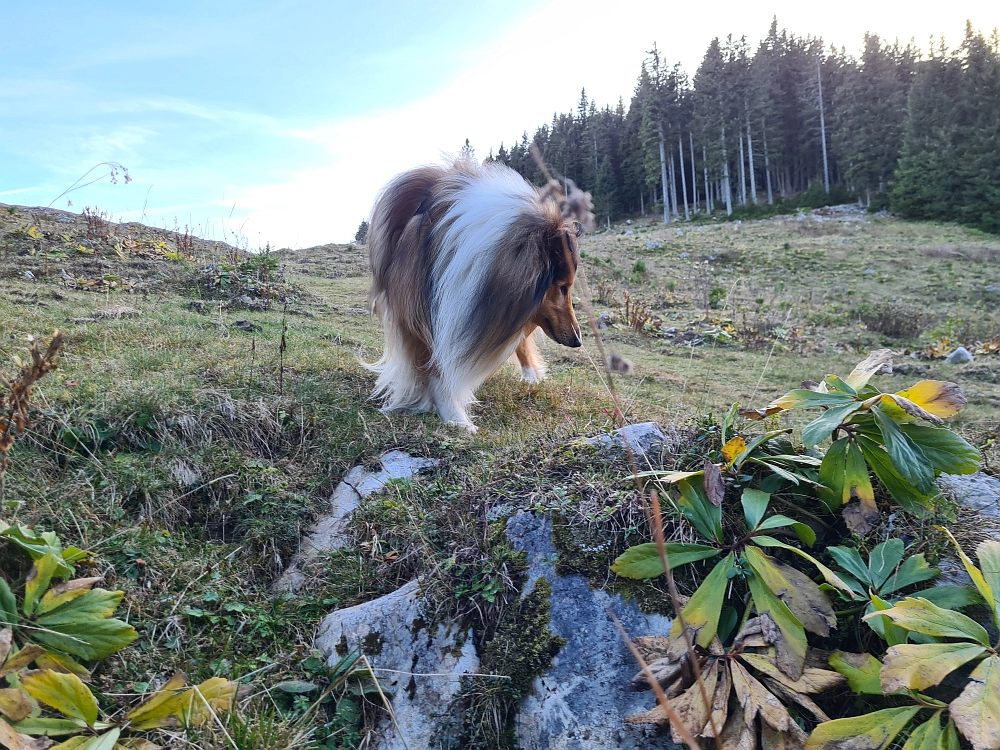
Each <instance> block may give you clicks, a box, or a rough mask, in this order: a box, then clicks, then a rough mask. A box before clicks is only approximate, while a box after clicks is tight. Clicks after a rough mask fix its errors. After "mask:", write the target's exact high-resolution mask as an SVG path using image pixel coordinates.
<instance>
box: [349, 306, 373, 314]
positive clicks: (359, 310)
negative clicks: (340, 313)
mask: <svg viewBox="0 0 1000 750" xmlns="http://www.w3.org/2000/svg"><path fill="white" fill-rule="evenodd" d="M346 312H349V313H353V314H354V315H368V310H367V309H366V308H364V307H348V308H347V310H346Z"/></svg>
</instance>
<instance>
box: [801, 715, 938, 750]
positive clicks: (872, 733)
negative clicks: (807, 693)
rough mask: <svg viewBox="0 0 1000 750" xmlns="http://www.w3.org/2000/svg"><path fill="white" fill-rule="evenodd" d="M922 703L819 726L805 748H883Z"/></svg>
mask: <svg viewBox="0 0 1000 750" xmlns="http://www.w3.org/2000/svg"><path fill="white" fill-rule="evenodd" d="M919 710H920V706H904V707H903V708H886V709H883V710H881V711H872V712H871V713H868V714H862V715H861V716H852V717H850V718H847V719H834V720H833V721H824V722H823V723H822V724H820V725H819V726H817V727H816V728H815V729H814V730H813V732H812V734H811V735H809V739H808V740H806V747H805V750H848V749H850V750H881V748H884V747H887V746H888V745H889V743H890V742H892V741H893V740H894V739H895V738H896V735H897V734H899V733H900V732H901V731H902V730H903V727H905V726H906V725H907V724H909V723H910V720H911V719H912V718H913V717H914V716H916V715H917V712H918V711H919Z"/></svg>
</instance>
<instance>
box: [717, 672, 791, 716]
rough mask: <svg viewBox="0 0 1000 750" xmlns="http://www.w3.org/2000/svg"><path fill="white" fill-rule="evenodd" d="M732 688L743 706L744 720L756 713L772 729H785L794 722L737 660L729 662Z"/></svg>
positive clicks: (774, 698) (777, 701) (784, 709)
mask: <svg viewBox="0 0 1000 750" xmlns="http://www.w3.org/2000/svg"><path fill="white" fill-rule="evenodd" d="M730 667H731V669H732V677H733V690H734V691H735V692H736V698H737V699H738V700H739V702H740V705H741V706H742V707H743V711H744V714H745V718H746V721H748V722H749V721H752V720H753V717H755V716H756V715H757V714H758V713H759V714H760V718H761V719H762V720H763V721H764V722H766V723H767V724H769V725H770V726H771V727H773V728H774V729H778V730H780V731H785V730H787V729H788V725H789V724H792V723H794V722H793V721H792V719H791V717H790V716H789V715H788V709H786V708H785V707H784V706H783V705H782V704H781V701H779V700H778V699H777V698H776V697H775V696H774V695H773V694H772V693H771V691H769V690H768V689H767V688H766V687H764V686H763V685H762V684H761V682H760V680H758V679H757V678H756V677H754V676H753V675H752V674H750V673H749V672H748V671H747V670H746V667H744V666H743V665H742V664H740V663H739V662H738V661H733V662H730Z"/></svg>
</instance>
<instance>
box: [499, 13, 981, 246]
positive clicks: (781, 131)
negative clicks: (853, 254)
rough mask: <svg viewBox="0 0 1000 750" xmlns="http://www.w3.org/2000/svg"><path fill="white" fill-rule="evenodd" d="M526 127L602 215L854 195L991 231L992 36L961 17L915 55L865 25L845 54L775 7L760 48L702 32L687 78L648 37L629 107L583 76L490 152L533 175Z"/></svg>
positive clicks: (750, 211) (757, 210) (768, 208)
mask: <svg viewBox="0 0 1000 750" xmlns="http://www.w3.org/2000/svg"><path fill="white" fill-rule="evenodd" d="M532 143H534V144H535V145H536V146H537V147H538V149H539V150H540V152H541V154H542V156H543V157H544V159H545V162H546V164H548V166H549V167H550V168H551V169H552V170H554V171H555V172H556V173H558V174H559V175H560V176H564V177H568V178H570V179H572V180H573V181H574V182H576V183H577V184H578V185H580V186H581V187H583V188H585V189H587V190H589V191H590V192H591V193H592V194H593V197H594V204H595V210H596V212H597V214H598V217H599V220H600V221H602V222H603V221H605V220H608V221H610V220H612V219H615V218H618V217H620V216H624V215H633V214H637V213H648V212H651V211H654V210H655V211H662V212H663V214H664V220H665V221H668V222H669V221H676V220H679V219H682V218H683V219H687V218H690V217H691V216H693V215H696V214H704V213H706V212H708V213H712V212H714V211H716V210H719V211H722V210H725V212H726V213H727V214H729V215H732V214H733V213H734V211H735V212H738V213H739V214H741V215H747V216H754V215H766V214H768V213H770V212H772V211H774V210H776V209H775V208H774V207H775V206H776V205H779V204H781V203H782V202H786V203H787V202H788V201H790V200H792V199H793V198H794V201H795V203H796V205H824V204H826V203H832V202H844V201H847V200H852V199H860V200H861V201H863V202H864V203H865V204H867V205H869V206H874V207H876V208H881V207H886V206H888V207H891V208H892V210H894V211H897V212H898V213H900V214H902V215H903V216H906V217H909V218H926V219H941V220H957V221H962V222H964V223H966V224H969V225H972V226H976V227H979V228H982V229H984V230H987V231H993V232H1000V182H998V179H1000V37H998V34H997V32H996V31H994V32H993V33H992V35H991V36H990V37H989V38H987V37H984V35H983V34H982V33H981V32H976V31H974V30H973V28H972V25H971V23H969V24H967V25H966V33H965V39H964V40H963V42H962V44H961V45H960V46H959V47H958V48H957V49H955V50H949V49H947V48H946V47H945V45H944V42H943V41H942V42H940V43H939V44H938V45H937V46H936V47H935V48H934V49H933V50H932V51H931V52H930V53H929V54H928V55H924V54H921V52H920V51H919V50H918V49H917V48H916V47H915V46H914V45H913V44H912V43H911V44H909V45H907V46H905V47H903V46H900V45H899V44H898V43H894V44H887V43H885V42H883V40H881V39H880V38H879V37H878V36H876V35H873V34H866V35H865V40H864V49H863V50H862V52H861V54H860V56H858V57H854V56H851V55H848V54H847V52H846V50H844V49H841V50H839V51H838V50H835V49H832V48H830V49H825V48H824V45H823V42H822V40H821V39H819V38H815V37H810V36H806V37H799V36H796V35H795V34H792V33H790V32H789V31H787V30H785V29H779V28H778V23H777V20H774V21H773V22H772V24H771V27H770V30H769V31H768V34H767V36H766V37H765V38H764V39H763V40H762V41H761V42H760V44H759V45H758V46H757V48H756V50H751V48H750V46H749V45H748V43H747V41H746V38H745V37H744V38H740V39H733V38H732V37H731V36H730V37H729V38H727V39H726V40H725V41H720V40H719V39H714V40H712V42H711V44H709V47H708V50H707V51H706V52H705V57H704V59H703V60H702V62H701V65H700V66H699V67H698V70H697V72H696V73H695V75H694V77H693V78H689V77H688V76H687V75H686V74H685V72H684V71H683V70H681V68H680V66H679V65H673V66H671V65H669V64H668V63H667V62H666V60H665V59H664V57H663V55H662V53H661V52H660V51H659V50H658V49H656V47H655V46H654V48H653V50H652V51H651V52H650V53H649V57H648V58H647V59H646V60H645V61H644V62H643V64H642V68H641V70H640V73H639V79H638V82H637V84H636V87H635V92H634V94H633V96H632V100H631V102H630V103H629V105H628V107H627V108H626V106H625V102H624V101H623V100H619V101H618V104H617V105H616V106H615V107H610V106H605V107H604V108H603V109H598V108H597V106H596V104H595V102H594V101H592V100H588V99H587V95H586V91H584V92H583V93H581V96H580V101H579V103H578V105H577V108H576V111H575V112H569V113H565V114H556V115H554V116H553V118H552V122H551V123H549V124H547V125H543V126H541V127H539V128H538V129H537V130H536V131H535V134H534V136H533V137H532V138H531V139H530V140H529V137H528V134H527V131H526V132H525V133H524V135H523V136H522V137H521V139H520V141H518V142H516V143H515V144H514V145H513V146H512V147H510V148H507V147H506V146H504V145H503V144H501V145H500V147H499V149H498V150H497V151H496V153H494V152H493V151H492V150H491V151H490V156H489V157H488V159H489V160H496V161H500V162H503V163H504V164H507V165H509V166H510V167H512V168H513V169H515V170H517V171H518V172H520V173H521V174H522V175H524V176H525V177H526V178H528V179H529V180H532V181H533V182H536V183H540V182H541V181H542V175H541V172H540V170H539V169H538V167H537V165H536V164H535V162H534V159H533V158H532V156H531V154H530V146H531V144H532Z"/></svg>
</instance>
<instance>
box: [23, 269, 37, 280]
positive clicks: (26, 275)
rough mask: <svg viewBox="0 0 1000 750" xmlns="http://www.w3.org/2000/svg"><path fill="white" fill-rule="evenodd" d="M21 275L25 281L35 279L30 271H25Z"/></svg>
mask: <svg viewBox="0 0 1000 750" xmlns="http://www.w3.org/2000/svg"><path fill="white" fill-rule="evenodd" d="M23 275H24V278H26V279H33V278H35V274H33V273H32V272H31V271H25V272H24V274H23Z"/></svg>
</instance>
